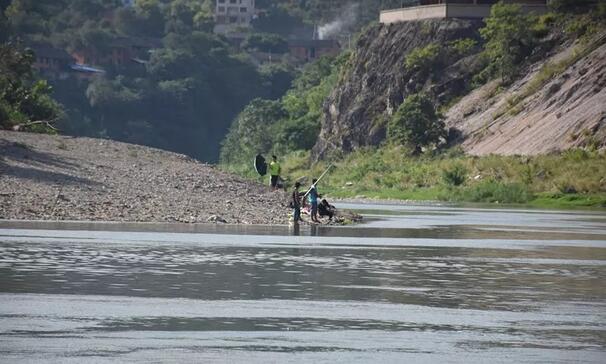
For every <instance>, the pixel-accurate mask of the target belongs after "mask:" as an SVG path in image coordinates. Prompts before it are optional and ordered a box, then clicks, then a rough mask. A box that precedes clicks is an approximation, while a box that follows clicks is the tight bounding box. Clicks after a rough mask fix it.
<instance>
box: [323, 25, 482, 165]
mask: <svg viewBox="0 0 606 364" xmlns="http://www.w3.org/2000/svg"><path fill="white" fill-rule="evenodd" d="M481 26H482V22H480V21H472V20H460V19H452V20H427V21H418V22H405V23H398V24H391V25H375V26H373V27H371V28H369V29H368V30H367V31H366V32H364V33H363V34H362V35H361V36H360V38H359V39H358V41H357V42H356V46H355V49H354V51H353V53H352V55H351V58H350V59H349V62H348V63H347V64H346V65H345V67H344V70H343V77H342V78H341V81H340V82H339V84H338V85H337V87H336V88H335V89H334V91H333V92H332V93H331V94H330V96H329V97H328V99H327V101H326V102H325V104H324V112H323V119H322V130H321V132H320V136H319V140H318V142H317V143H316V145H315V146H314V149H313V153H314V156H315V158H316V159H322V158H323V157H325V156H327V155H328V154H329V153H330V152H331V151H334V150H338V151H343V152H346V153H347V152H351V151H353V150H355V149H358V148H360V147H364V146H368V145H378V144H380V143H381V142H383V141H384V140H385V139H386V137H387V124H388V121H389V120H390V119H391V117H392V116H393V115H394V114H395V113H396V112H397V110H398V107H399V106H400V105H401V104H402V103H403V101H404V99H406V98H407V97H408V96H410V95H414V94H419V93H424V94H426V95H428V96H429V97H430V98H431V99H432V101H434V102H435V103H437V104H442V105H444V104H447V103H448V102H450V101H451V100H453V99H455V98H457V97H459V96H461V95H464V94H465V93H466V92H467V89H468V85H469V84H470V83H471V78H472V76H473V74H474V71H479V63H478V59H477V57H475V56H474V54H477V53H478V51H479V47H478V43H479V39H480V34H479V29H480V28H481Z"/></svg>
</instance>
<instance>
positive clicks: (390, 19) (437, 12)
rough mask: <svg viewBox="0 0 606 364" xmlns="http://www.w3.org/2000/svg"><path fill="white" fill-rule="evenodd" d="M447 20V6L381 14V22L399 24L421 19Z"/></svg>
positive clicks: (383, 12)
mask: <svg viewBox="0 0 606 364" xmlns="http://www.w3.org/2000/svg"><path fill="white" fill-rule="evenodd" d="M433 18H446V5H444V4H438V5H426V6H413V7H410V8H404V9H394V10H385V11H382V12H381V16H380V22H381V23H383V24H391V23H397V22H400V21H411V20H420V19H433Z"/></svg>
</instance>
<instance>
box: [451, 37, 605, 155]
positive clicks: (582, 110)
mask: <svg viewBox="0 0 606 364" xmlns="http://www.w3.org/2000/svg"><path fill="white" fill-rule="evenodd" d="M605 41H606V38H605V37H598V38H597V40H595V41H594V47H595V48H596V49H595V50H593V51H591V52H590V53H589V54H588V55H587V56H585V57H582V58H581V59H579V60H578V61H577V62H574V59H575V58H574V57H577V56H576V55H575V52H578V51H579V48H584V47H592V45H589V46H586V45H577V46H576V48H575V47H574V46H570V47H567V48H565V49H564V50H563V51H561V52H559V53H557V54H556V55H555V56H553V57H551V58H550V59H549V60H548V61H547V62H542V63H539V64H536V65H534V67H533V70H532V72H530V73H529V74H528V75H527V76H526V77H525V78H524V79H522V80H520V81H518V82H517V83H515V84H514V85H513V86H511V87H510V88H508V89H507V90H505V91H503V92H500V93H498V94H497V95H496V96H495V95H494V93H495V87H496V84H495V83H494V82H493V83H490V84H488V85H485V86H483V87H481V88H479V89H477V90H475V91H474V92H472V93H470V94H469V95H467V96H466V97H464V98H463V99H462V100H461V101H460V102H459V103H457V104H456V105H455V106H453V107H452V108H451V109H450V110H449V111H448V113H447V115H446V124H447V125H448V126H450V127H453V128H457V129H458V130H459V131H460V133H461V134H462V138H461V139H462V146H463V148H464V149H465V150H466V151H467V152H468V153H470V154H474V155H484V154H491V153H494V154H505V155H512V154H522V155H532V154H542V153H548V152H555V151H562V150H566V149H569V148H572V147H585V146H589V145H591V146H593V147H598V148H599V147H603V146H604V144H605V141H606V88H605V87H604V86H606V44H604V43H605ZM567 63H570V65H568V66H567V67H565V69H564V70H563V72H561V73H560V74H559V75H557V76H556V77H554V78H553V79H552V80H551V81H548V82H545V83H544V84H543V85H540V86H536V85H537V84H538V83H539V81H540V80H541V79H542V78H544V74H545V73H546V71H547V70H549V68H550V67H554V66H553V65H557V64H560V65H566V64H567Z"/></svg>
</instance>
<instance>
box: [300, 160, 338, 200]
mask: <svg viewBox="0 0 606 364" xmlns="http://www.w3.org/2000/svg"><path fill="white" fill-rule="evenodd" d="M332 167H333V164H332V163H331V164H330V165H329V166H328V168H326V170H325V171H324V173H322V175H321V176H320V178H318V180H317V181H316V183H314V184H312V185H311V187H309V189H308V190H307V192H305V194H304V195H303V199H305V197H307V195H308V194H309V193H310V192H311V189H312V188H314V187H316V185H317V184H318V183H319V182H320V180H321V179H322V178H324V176H325V175H326V173H328V171H330V169H331V168H332Z"/></svg>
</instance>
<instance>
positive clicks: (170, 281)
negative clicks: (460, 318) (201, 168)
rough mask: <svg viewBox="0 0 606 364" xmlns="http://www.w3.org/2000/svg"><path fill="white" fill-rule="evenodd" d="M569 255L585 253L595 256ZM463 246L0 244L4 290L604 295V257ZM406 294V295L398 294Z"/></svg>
mask: <svg viewBox="0 0 606 364" xmlns="http://www.w3.org/2000/svg"><path fill="white" fill-rule="evenodd" d="M568 250H569V251H568V254H569V257H571V256H572V257H574V254H575V251H576V250H581V251H580V252H579V254H582V255H584V256H585V257H587V256H592V255H594V256H595V255H599V254H603V250H604V249H597V248H593V249H591V248H589V249H587V248H578V249H574V248H573V249H568ZM552 255H553V254H552V253H550V252H549V250H548V251H545V250H543V251H539V252H537V251H528V250H523V251H515V250H514V251H508V252H507V257H503V256H499V251H495V250H487V249H464V248H401V249H390V250H384V249H378V250H373V249H364V250H360V249H356V250H347V249H340V250H339V251H335V250H332V249H313V248H305V249H297V248H281V249H267V248H231V247H230V248H199V249H190V248H180V247H178V246H173V247H166V248H162V247H157V246H155V247H153V248H149V247H145V246H129V247H120V246H106V247H95V246H90V245H88V244H70V245H68V246H64V245H62V244H47V245H37V246H36V245H35V246H27V245H26V246H23V245H22V244H12V243H11V244H3V245H2V246H0V286H1V287H2V288H3V291H4V292H38V293H64V294H70V293H73V292H78V293H81V294H102V295H124V296H147V297H174V295H175V292H178V294H179V297H185V298H197V299H205V300H217V299H221V300H225V299H253V300H256V299H265V298H272V299H313V300H357V301H380V302H392V303H407V304H422V305H430V306H443V307H465V308H480V309H496V308H499V309H509V310H518V309H521V310H525V309H528V308H529V302H532V301H533V300H535V299H536V298H537V297H540V298H541V300H552V299H557V300H566V301H575V300H588V299H598V300H603V299H605V298H606V290H601V289H600V288H603V287H604V281H603V279H604V277H606V260H587V259H582V260H578V259H577V260H570V258H569V259H545V258H542V257H544V256H552ZM407 287H410V289H407Z"/></svg>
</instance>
